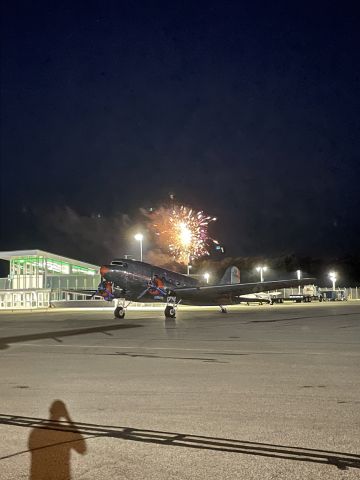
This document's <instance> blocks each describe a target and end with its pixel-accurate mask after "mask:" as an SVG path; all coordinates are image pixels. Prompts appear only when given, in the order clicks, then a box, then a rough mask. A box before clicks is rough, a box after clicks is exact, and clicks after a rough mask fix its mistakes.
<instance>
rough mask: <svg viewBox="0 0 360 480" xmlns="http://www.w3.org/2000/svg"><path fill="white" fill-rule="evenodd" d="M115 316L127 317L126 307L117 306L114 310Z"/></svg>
mask: <svg viewBox="0 0 360 480" xmlns="http://www.w3.org/2000/svg"><path fill="white" fill-rule="evenodd" d="M114 316H115V317H116V318H124V317H125V309H124V308H123V307H116V308H115V310H114Z"/></svg>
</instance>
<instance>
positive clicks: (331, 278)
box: [329, 272, 337, 291]
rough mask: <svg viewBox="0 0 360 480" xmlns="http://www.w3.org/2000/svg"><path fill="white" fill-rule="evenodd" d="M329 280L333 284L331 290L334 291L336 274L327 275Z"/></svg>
mask: <svg viewBox="0 0 360 480" xmlns="http://www.w3.org/2000/svg"><path fill="white" fill-rule="evenodd" d="M329 278H330V280H331V281H332V284H333V287H332V288H333V290H334V291H335V283H336V280H337V275H336V272H330V273H329Z"/></svg>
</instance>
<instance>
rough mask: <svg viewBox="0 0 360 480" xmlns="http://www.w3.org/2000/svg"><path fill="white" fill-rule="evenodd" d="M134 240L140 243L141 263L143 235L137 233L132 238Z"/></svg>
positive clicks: (141, 257) (141, 259) (141, 258)
mask: <svg viewBox="0 0 360 480" xmlns="http://www.w3.org/2000/svg"><path fill="white" fill-rule="evenodd" d="M134 238H135V240H137V241H138V242H140V262H142V261H143V244H142V242H143V238H144V235H143V234H142V233H137V234H136V235H135V236H134Z"/></svg>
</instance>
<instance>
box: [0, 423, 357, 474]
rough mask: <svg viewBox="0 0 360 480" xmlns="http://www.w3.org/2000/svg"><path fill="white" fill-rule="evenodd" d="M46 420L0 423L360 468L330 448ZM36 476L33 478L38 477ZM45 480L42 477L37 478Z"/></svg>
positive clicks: (350, 457)
mask: <svg viewBox="0 0 360 480" xmlns="http://www.w3.org/2000/svg"><path fill="white" fill-rule="evenodd" d="M44 422H46V421H45V420H43V419H39V418H33V417H22V416H14V415H2V414H0V424H6V425H16V426H22V427H29V426H34V425H36V428H40V429H48V428H52V429H54V428H56V429H57V430H59V431H64V429H65V431H67V432H68V431H69V428H71V429H73V430H72V431H74V432H75V433H77V434H79V433H80V434H83V435H87V436H88V437H87V438H94V437H108V438H114V439H123V440H127V441H134V442H141V443H152V444H157V445H164V446H165V445H166V446H176V447H183V448H188V449H189V448H191V449H199V450H211V451H214V452H231V453H234V454H241V455H252V456H259V457H268V458H277V459H279V460H280V459H281V460H293V461H298V462H309V463H317V464H324V465H333V466H336V467H337V468H339V469H341V470H347V469H348V468H360V455H357V454H353V453H345V452H336V451H329V450H320V449H312V448H302V447H296V446H289V445H276V444H270V443H260V442H249V441H247V440H236V439H233V438H222V437H207V436H201V435H192V434H188V433H180V432H166V431H161V430H144V429H137V428H132V427H121V426H111V425H98V424H92V423H76V424H71V426H70V427H69V424H67V425H66V424H64V423H63V422H61V421H58V422H54V425H53V426H52V427H49V426H48V425H47V424H46V423H44ZM22 453H24V452H16V453H14V454H11V455H7V456H4V457H0V460H2V459H5V458H10V457H13V456H16V455H20V454H22ZM35 478H36V477H34V479H33V478H31V480H35ZM39 479H41V480H42V477H39V478H36V480H39Z"/></svg>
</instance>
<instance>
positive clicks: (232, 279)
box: [220, 265, 240, 285]
mask: <svg viewBox="0 0 360 480" xmlns="http://www.w3.org/2000/svg"><path fill="white" fill-rule="evenodd" d="M233 283H240V270H239V269H238V268H237V267H235V265H233V266H232V267H228V268H227V269H226V270H225V273H224V275H223V277H222V279H221V280H220V285H229V284H233Z"/></svg>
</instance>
